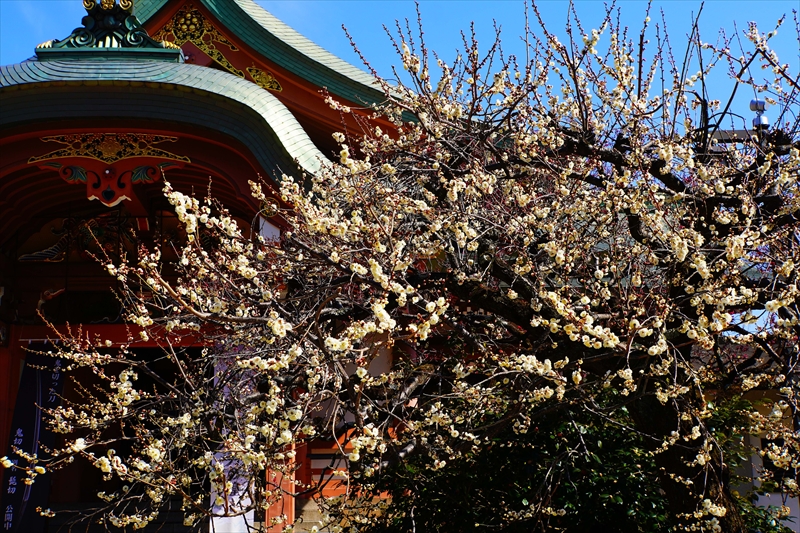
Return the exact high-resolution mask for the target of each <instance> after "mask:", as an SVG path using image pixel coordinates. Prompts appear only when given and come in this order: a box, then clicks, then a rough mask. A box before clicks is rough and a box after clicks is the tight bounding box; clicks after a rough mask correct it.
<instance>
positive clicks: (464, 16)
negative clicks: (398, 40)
mask: <svg viewBox="0 0 800 533" xmlns="http://www.w3.org/2000/svg"><path fill="white" fill-rule="evenodd" d="M258 3H259V4H261V5H262V6H263V7H265V8H266V9H267V10H268V11H270V12H271V13H272V14H274V15H275V16H277V17H278V18H280V19H281V20H283V21H284V22H286V23H287V24H289V25H290V26H292V27H294V28H295V29H296V30H297V31H299V32H300V33H302V34H304V35H305V36H306V37H308V38H310V39H311V40H313V41H315V42H316V43H317V44H319V45H321V46H322V47H324V48H326V49H327V50H329V51H331V52H333V53H334V54H336V55H338V56H339V57H341V58H343V59H345V60H347V61H350V62H351V63H354V64H356V65H360V61H359V59H358V57H357V56H356V55H355V54H354V53H353V51H352V49H351V48H350V44H349V43H348V41H347V38H346V37H345V35H344V32H343V30H342V24H345V25H346V26H347V28H348V30H349V31H350V32H351V34H352V35H353V37H354V38H355V40H356V42H357V44H358V45H359V47H360V48H361V49H362V51H363V52H364V53H365V55H366V56H367V58H368V59H369V60H370V61H371V62H372V64H373V66H375V67H376V68H377V70H378V72H380V73H382V74H384V75H385V76H387V77H389V76H391V71H390V67H391V65H393V64H397V63H398V61H397V57H396V55H395V54H394V51H393V50H392V47H391V45H390V43H389V40H388V38H387V37H386V34H385V32H384V30H383V27H382V26H383V25H384V24H385V25H387V26H393V25H394V21H395V20H398V19H399V20H403V19H405V18H409V19H411V20H412V22H414V21H415V19H416V14H415V12H414V3H413V1H410V0H372V1H368V0H360V1H359V0H299V1H298V0H258ZM575 4H576V9H577V11H578V14H579V16H580V17H581V20H582V22H583V24H584V27H585V28H586V29H591V28H595V27H599V26H600V24H601V23H602V14H603V2H601V1H599V0H583V1H582V0H577V1H576V2H575ZM537 5H538V6H539V9H540V11H541V12H542V14H543V16H544V18H545V19H546V21H547V23H548V27H549V28H550V29H551V31H555V32H556V33H563V28H564V25H565V24H564V23H565V21H566V15H567V9H568V3H567V2H565V1H562V0H539V1H538V2H537ZM617 5H618V6H619V8H620V9H621V13H622V21H623V23H624V24H627V25H629V26H630V27H631V28H632V29H635V30H638V28H639V27H640V25H641V21H642V19H643V18H644V12H645V8H646V5H647V4H646V2H643V1H638V0H622V1H618V2H617ZM420 6H421V11H422V17H423V26H424V29H425V38H426V41H427V44H428V47H429V48H430V49H432V50H436V51H437V52H439V53H440V55H441V56H442V57H443V59H445V60H449V59H452V57H454V55H455V50H456V48H457V46H458V45H459V43H460V42H461V38H460V35H459V32H460V31H461V30H464V29H468V28H469V24H470V22H472V21H475V25H476V29H477V32H478V36H479V40H481V42H483V43H486V44H487V45H488V44H489V42H490V41H491V37H492V31H493V30H492V21H493V20H496V21H497V23H498V24H499V25H500V26H501V27H502V31H503V37H504V47H505V48H506V51H507V52H509V53H514V52H518V53H521V51H522V47H521V44H520V40H519V36H520V35H521V34H522V32H523V29H524V2H523V0H491V1H490V0H471V1H470V0H421V2H420ZM799 6H800V3H798V1H797V0H707V1H706V2H705V6H704V8H703V14H702V17H701V25H700V28H701V35H702V36H703V39H704V40H706V41H711V42H713V41H714V40H715V38H716V35H717V32H718V30H719V29H720V28H725V30H726V31H727V32H728V33H731V32H733V31H734V27H738V29H739V31H742V29H744V28H746V26H747V23H748V22H749V21H755V22H757V23H758V25H759V27H760V28H763V30H764V31H767V30H768V29H771V28H772V27H773V26H774V24H775V22H776V21H777V20H778V18H780V16H781V15H783V14H787V15H788V16H787V20H786V22H785V23H784V25H783V27H782V28H781V31H780V32H779V34H778V36H777V37H776V38H775V39H773V41H772V44H773V48H775V49H776V51H777V52H778V54H779V57H780V58H781V61H782V62H787V63H789V64H790V65H791V66H792V71H793V72H795V73H796V72H797V71H798V66H800V45H798V41H797V35H796V32H795V31H794V20H793V19H792V10H793V9H798V7H799ZM699 7H700V2H698V1H694V0H661V1H656V2H654V4H653V8H652V11H651V18H652V20H653V23H655V22H659V21H660V17H661V15H660V11H662V10H663V12H664V16H665V17H666V21H667V26H668V30H669V33H670V37H671V39H672V42H673V45H674V46H675V47H676V48H677V49H678V50H680V52H681V53H682V51H683V47H684V46H685V43H686V35H687V34H688V33H689V31H690V27H691V26H690V24H691V20H692V14H693V13H697V11H698V9H699ZM83 13H84V10H83V8H82V6H81V1H80V0H0V64H3V65H6V64H9V63H16V62H19V61H23V60H25V59H27V58H29V57H31V56H32V55H33V49H34V47H35V46H36V44H38V43H40V42H42V41H46V40H48V39H54V38H63V37H66V36H67V35H69V33H70V32H71V31H72V29H73V28H75V27H76V26H79V25H80V19H81V17H82V16H83ZM715 84H718V85H715V86H714V87H713V89H714V90H717V91H720V92H722V93H724V94H721V95H720V96H719V97H723V96H725V95H726V94H727V93H728V92H729V90H730V84H729V83H725V82H723V81H719V82H715ZM752 96H753V95H752V94H750V95H749V96H748V95H743V96H742V99H741V102H742V103H740V102H739V100H737V105H743V106H745V109H740V112H741V113H743V114H746V115H748V116H749V115H750V113H749V111H747V110H746V104H747V102H749V98H751V97H752Z"/></svg>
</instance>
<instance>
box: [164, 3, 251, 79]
mask: <svg viewBox="0 0 800 533" xmlns="http://www.w3.org/2000/svg"><path fill="white" fill-rule="evenodd" d="M169 35H172V42H173V43H174V44H175V45H177V46H181V45H182V44H184V43H187V42H190V43H192V44H193V45H195V46H196V47H197V48H199V49H200V50H202V51H203V53H205V54H206V55H207V56H208V57H210V58H211V59H213V60H214V61H216V62H217V63H218V64H220V65H221V66H222V67H223V68H225V70H227V71H229V72H231V73H233V74H236V75H237V76H239V77H240V78H244V77H245V76H244V72H242V71H241V70H239V69H238V68H236V67H235V66H233V64H232V63H231V62H230V61H228V59H227V58H226V57H225V55H224V54H223V53H222V52H221V51H220V50H219V48H217V46H216V45H215V44H214V43H218V44H221V45H225V46H227V47H228V49H230V50H231V51H233V52H236V51H238V50H239V49H238V48H237V47H236V45H235V44H233V43H232V42H230V41H229V40H228V38H227V37H225V36H224V35H222V34H221V33H220V32H219V30H217V28H215V27H214V25H213V24H211V22H209V20H208V19H207V18H206V17H205V15H203V13H201V12H200V11H199V10H198V9H196V8H195V7H194V6H193V5H192V4H188V5H187V6H185V7H183V8H181V9H180V10H178V12H177V13H176V14H175V16H173V17H172V19H171V20H170V21H169V22H168V23H167V24H166V25H164V27H163V28H161V29H160V30H159V31H158V32H156V34H155V35H154V36H153V38H154V39H158V40H162V41H167V42H169V41H168V40H167V37H168V36H169Z"/></svg>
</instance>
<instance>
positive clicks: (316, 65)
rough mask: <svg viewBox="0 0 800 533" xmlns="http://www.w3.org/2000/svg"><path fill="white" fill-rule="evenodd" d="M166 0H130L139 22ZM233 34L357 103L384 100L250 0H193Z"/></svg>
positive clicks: (368, 80)
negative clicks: (132, 1)
mask: <svg viewBox="0 0 800 533" xmlns="http://www.w3.org/2000/svg"><path fill="white" fill-rule="evenodd" d="M169 1H170V0H134V2H135V12H136V15H137V17H138V18H139V20H141V21H142V23H145V22H146V21H147V20H149V19H150V18H151V17H153V16H154V15H155V14H156V13H157V12H158V11H159V10H160V9H161V8H162V7H164V6H165V5H166V4H167V3H168V2H169ZM197 1H198V3H200V4H202V5H203V7H205V8H206V9H208V10H209V11H210V12H211V13H213V15H214V17H215V18H217V20H219V21H220V22H221V23H222V24H223V25H224V26H225V29H226V30H227V31H228V32H230V33H231V34H233V35H236V36H237V37H239V38H240V39H241V40H242V41H244V42H246V43H247V44H248V45H249V46H251V47H252V48H253V49H255V50H256V51H257V52H258V53H259V54H261V55H262V56H263V57H265V58H267V59H269V60H270V61H273V62H274V63H276V64H278V65H279V66H281V67H283V68H285V69H286V70H288V71H289V72H292V73H294V74H296V75H298V76H300V77H301V78H303V79H305V80H307V81H309V82H311V83H313V84H314V85H317V86H319V87H325V88H327V89H328V91H330V92H331V93H332V94H335V95H337V96H340V97H342V98H346V99H348V100H350V101H351V102H354V103H357V104H361V103H363V104H376V103H379V102H382V101H384V100H385V97H384V93H383V91H382V90H381V89H380V87H378V86H377V85H376V84H375V80H374V79H373V78H372V76H370V75H369V74H367V73H366V72H364V71H363V70H361V69H359V68H356V67H355V66H353V65H351V64H350V63H347V62H346V61H344V60H342V59H340V58H338V57H336V56H335V55H333V54H331V53H330V52H328V51H327V50H325V49H324V48H322V47H320V46H319V45H317V44H315V43H313V42H312V41H310V40H309V39H307V38H306V37H304V36H302V35H301V34H299V33H298V32H296V31H295V30H293V29H292V28H290V27H289V26H287V25H286V24H284V23H283V22H281V21H280V20H278V19H277V18H275V17H274V16H273V15H272V14H270V13H269V12H267V11H266V10H265V9H263V8H262V7H261V6H259V5H258V4H256V3H255V2H253V1H252V0H197Z"/></svg>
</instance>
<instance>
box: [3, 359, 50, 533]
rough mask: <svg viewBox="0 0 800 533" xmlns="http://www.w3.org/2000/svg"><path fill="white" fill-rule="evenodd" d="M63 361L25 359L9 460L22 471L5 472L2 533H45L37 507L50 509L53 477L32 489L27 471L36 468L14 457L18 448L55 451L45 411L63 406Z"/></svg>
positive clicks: (41, 478)
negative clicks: (45, 420) (38, 532)
mask: <svg viewBox="0 0 800 533" xmlns="http://www.w3.org/2000/svg"><path fill="white" fill-rule="evenodd" d="M48 347H49V346H45V345H38V346H30V349H31V350H39V351H43V350H46V349H47V348H48ZM62 364H63V363H62V361H61V359H56V358H54V357H48V356H46V355H40V354H37V353H29V354H28V355H27V356H26V357H25V368H24V369H23V371H22V379H21V380H20V384H19V392H18V393H17V400H16V403H15V404H14V419H13V423H12V425H11V438H10V439H9V447H8V451H7V453H6V454H5V455H6V457H8V458H9V460H11V462H12V463H14V464H15V465H16V466H18V467H19V468H21V469H23V470H20V469H18V468H14V467H12V468H6V469H5V471H4V472H3V485H2V488H1V489H0V490H2V502H3V503H2V511H3V524H2V527H1V528H0V532H2V533H5V532H10V533H29V532H33V531H44V528H45V519H44V518H43V517H42V516H40V515H39V513H37V512H36V508H37V507H42V508H46V507H47V502H48V499H49V496H50V474H49V473H45V474H40V475H37V476H36V481H35V483H33V484H31V485H28V484H26V483H25V479H27V478H28V475H27V473H26V472H25V470H24V469H26V468H29V467H32V465H30V464H29V463H28V462H27V461H26V460H24V459H23V458H21V457H20V456H19V455H17V454H16V453H14V448H18V449H20V450H22V451H24V452H25V453H27V454H30V455H37V456H39V457H41V456H42V450H41V447H42V446H45V447H47V448H52V447H53V445H54V443H55V440H56V436H55V434H54V433H53V432H52V431H50V430H49V429H48V428H47V426H46V424H45V422H44V420H43V416H42V415H43V414H42V410H41V409H40V407H41V408H44V409H51V408H54V407H57V406H58V405H59V404H60V403H61V391H62V390H63V388H64V372H63V371H62Z"/></svg>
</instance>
